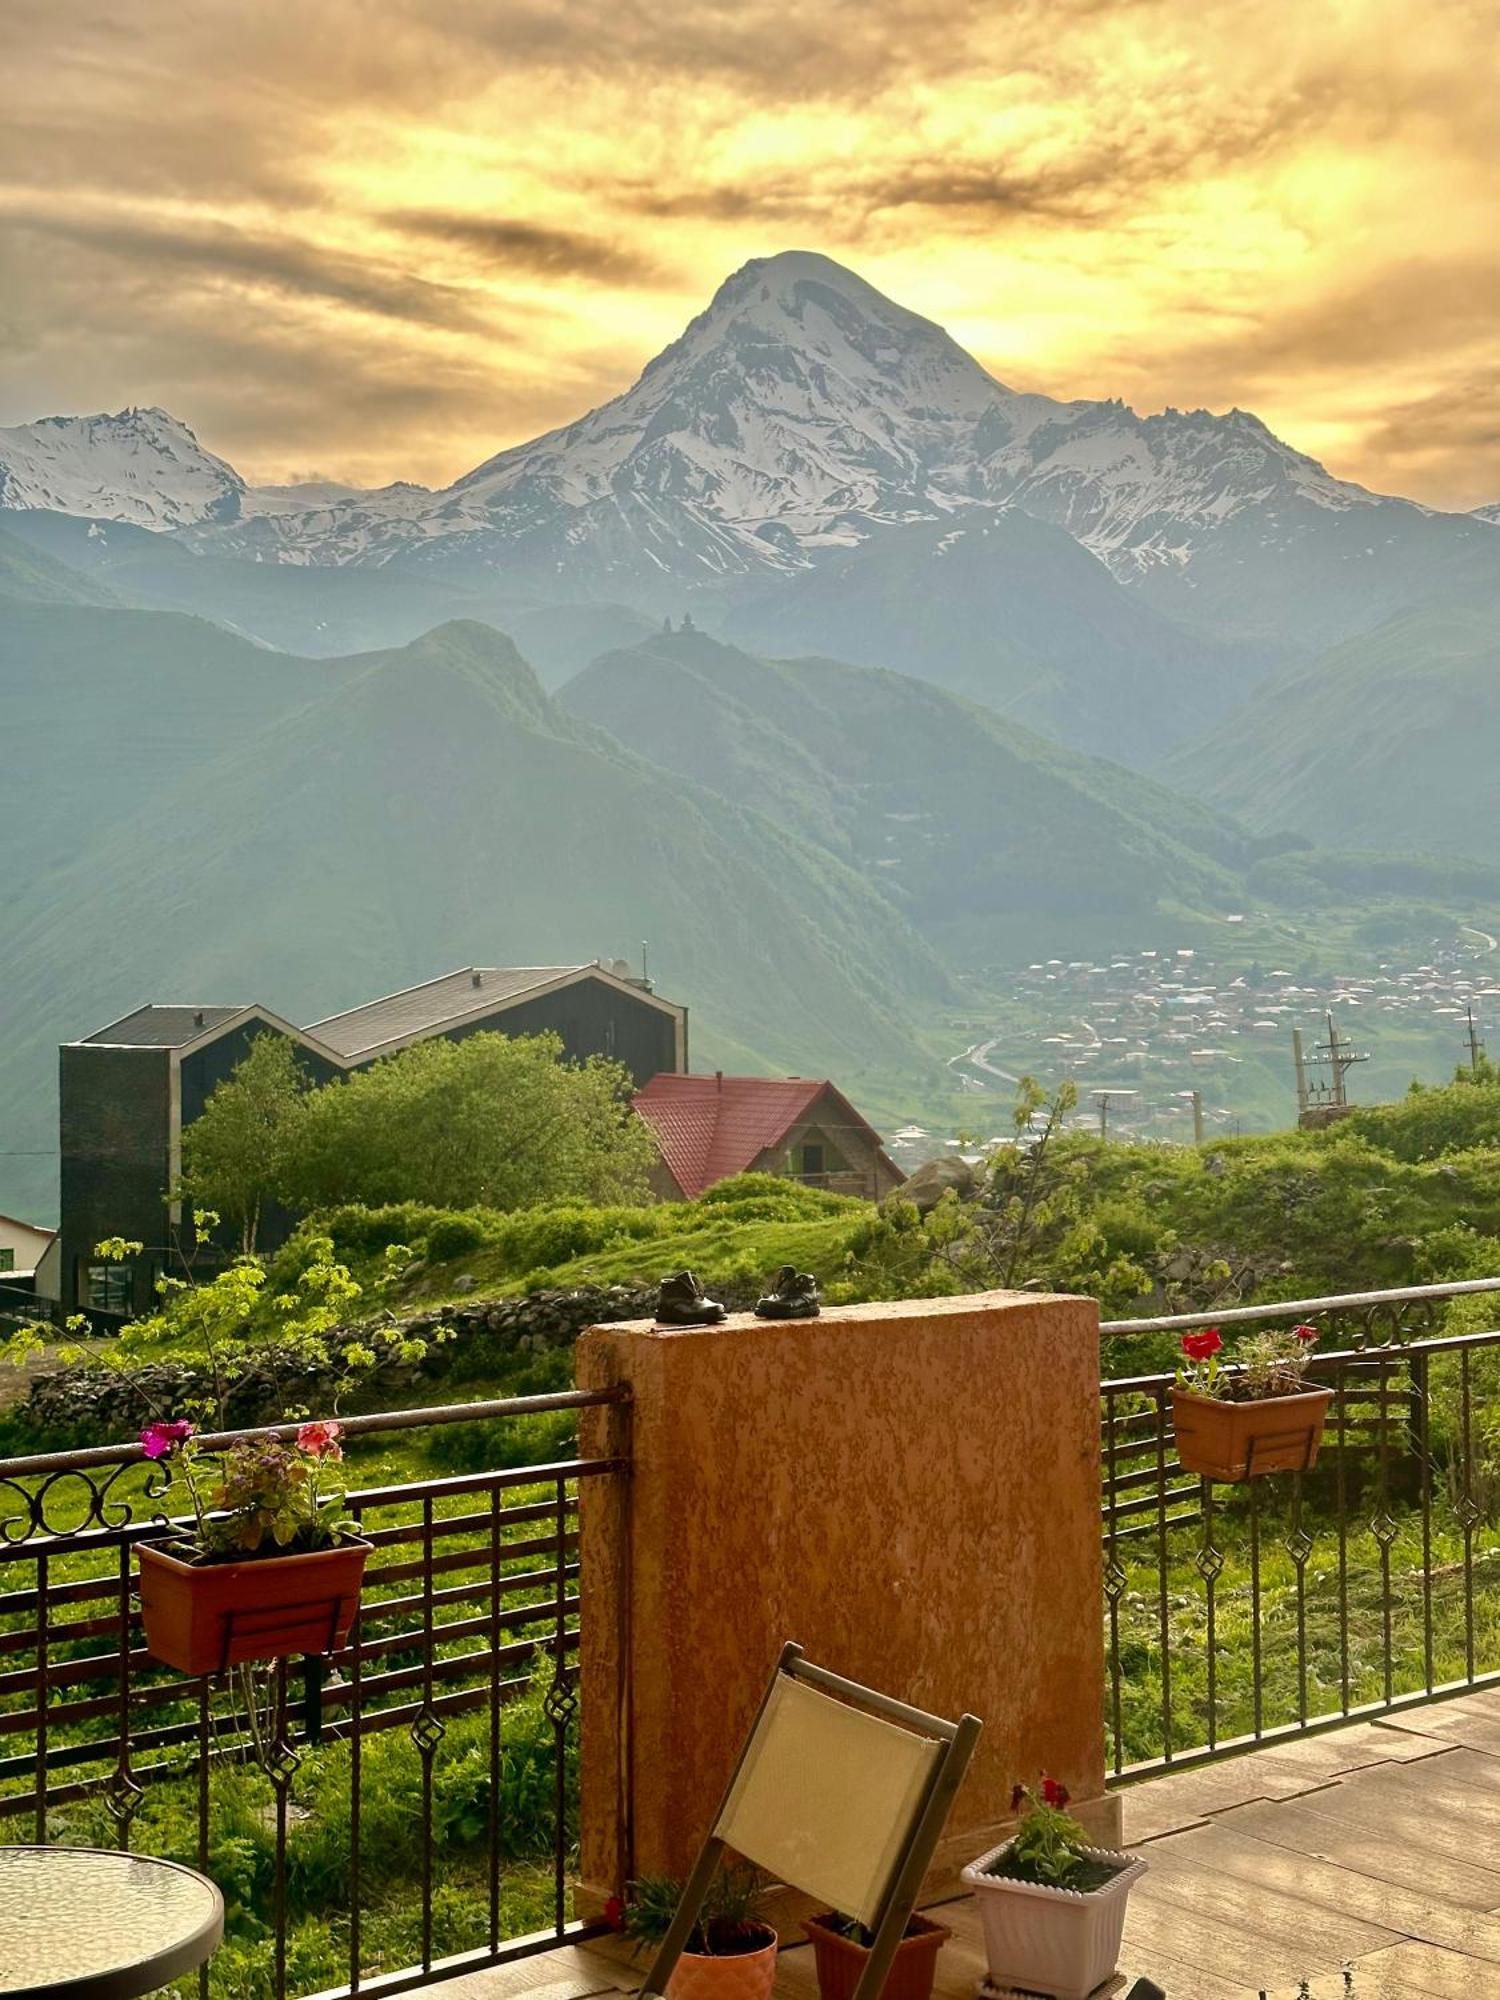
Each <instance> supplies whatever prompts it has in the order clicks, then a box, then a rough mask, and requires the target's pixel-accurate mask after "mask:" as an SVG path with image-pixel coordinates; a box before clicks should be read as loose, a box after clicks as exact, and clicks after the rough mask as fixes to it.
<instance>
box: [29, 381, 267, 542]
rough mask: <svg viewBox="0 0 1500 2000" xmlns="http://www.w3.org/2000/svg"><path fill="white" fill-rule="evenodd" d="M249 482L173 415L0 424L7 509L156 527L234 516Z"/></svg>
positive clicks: (142, 412) (137, 413) (151, 412)
mask: <svg viewBox="0 0 1500 2000" xmlns="http://www.w3.org/2000/svg"><path fill="white" fill-rule="evenodd" d="M244 491H245V482H244V480H243V479H241V477H240V475H239V474H238V473H237V472H236V471H235V469H234V467H233V466H232V465H228V464H226V463H225V461H224V460H223V459H222V458H216V457H215V456H214V454H213V453H212V452H211V451H205V450H204V448H203V446H202V445H201V444H199V442H198V440H197V438H196V437H195V436H194V435H193V433H192V432H191V431H190V430H189V429H188V427H187V425H186V424H184V423H182V422H180V421H179V420H178V419H177V418H176V417H173V416H170V415H169V414H168V413H167V411H165V410H161V409H156V408H149V409H135V408H131V409H126V410H118V411H116V412H115V414H114V415H113V416H110V415H108V414H105V413H102V412H101V413H100V414H98V415H96V416H88V417H42V418H41V419H40V420H39V421H38V422H36V423H32V424H17V425H15V426H14V427H13V428H11V429H9V430H0V507H18V508H49V509H51V510H52V511H54V512H56V513H59V514H78V515H82V516H83V517H84V518H86V519H89V520H102V521H128V522H131V523H132V524H133V525H134V526H136V527H140V528H151V529H155V530H157V531H158V532H160V531H164V530H168V529H173V528H186V527H191V526H194V525H195V524H197V523H199V522H204V521H232V520H234V519H235V518H236V517H237V515H238V513H239V507H240V496H241V495H242V494H243V493H244Z"/></svg>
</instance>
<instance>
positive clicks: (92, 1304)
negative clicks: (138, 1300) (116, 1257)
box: [79, 1264, 131, 1313]
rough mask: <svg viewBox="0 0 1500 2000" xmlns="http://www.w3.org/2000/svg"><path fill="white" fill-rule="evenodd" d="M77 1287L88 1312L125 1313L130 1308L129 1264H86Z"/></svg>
mask: <svg viewBox="0 0 1500 2000" xmlns="http://www.w3.org/2000/svg"><path fill="white" fill-rule="evenodd" d="M83 1275H84V1282H83V1284H82V1285H81V1286H80V1287H79V1289H80V1291H81V1292H82V1294H83V1303H84V1304H85V1306H87V1308H88V1310H89V1311H90V1312H107V1313H126V1312H129V1310H130V1297H131V1266H130V1265H129V1264H87V1265H85V1267H84V1274H83Z"/></svg>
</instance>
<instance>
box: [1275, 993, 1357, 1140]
mask: <svg viewBox="0 0 1500 2000" xmlns="http://www.w3.org/2000/svg"><path fill="white" fill-rule="evenodd" d="M1323 1019H1324V1020H1325V1021H1326V1022H1327V1024H1328V1040H1327V1041H1326V1042H1319V1043H1318V1045H1317V1046H1316V1048H1314V1050H1313V1052H1312V1060H1313V1061H1314V1062H1315V1063H1318V1064H1321V1065H1322V1066H1323V1068H1325V1069H1326V1070H1327V1072H1328V1080H1327V1082H1323V1081H1322V1080H1321V1079H1319V1080H1317V1081H1311V1080H1309V1078H1308V1074H1307V1063H1306V1061H1305V1059H1304V1057H1303V1053H1302V1034H1301V1030H1300V1029H1297V1028H1293V1030H1292V1062H1293V1064H1294V1066H1295V1068H1296V1072H1297V1123H1298V1124H1299V1125H1303V1126H1308V1127H1313V1128H1316V1127H1321V1126H1324V1125H1331V1124H1332V1123H1333V1122H1334V1120H1335V1119H1338V1118H1342V1117H1344V1116H1345V1115H1346V1113H1347V1112H1348V1111H1349V1109H1350V1105H1349V1096H1348V1092H1347V1091H1346V1090H1345V1088H1344V1077H1345V1075H1346V1074H1347V1073H1348V1071H1349V1070H1350V1069H1352V1068H1353V1066H1354V1065H1355V1063H1362V1062H1368V1061H1369V1060H1370V1058H1369V1056H1368V1055H1367V1054H1363V1053H1359V1052H1357V1051H1356V1050H1355V1047H1354V1044H1353V1042H1351V1041H1350V1040H1349V1037H1348V1036H1347V1035H1341V1034H1340V1033H1339V1031H1338V1029H1337V1028H1336V1027H1335V1026H1334V1025H1333V1016H1332V1014H1325V1015H1324V1016H1323Z"/></svg>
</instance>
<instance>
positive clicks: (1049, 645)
mask: <svg viewBox="0 0 1500 2000" xmlns="http://www.w3.org/2000/svg"><path fill="white" fill-rule="evenodd" d="M724 630H725V633H726V635H727V636H728V637H729V638H731V639H733V640H735V641H736V642H737V643H739V644H742V645H745V646H748V647H749V648H751V650H753V651H755V652H759V653H771V654H776V655H778V656H779V655H785V654H792V653H798V654H801V653H807V652H828V653H832V654H835V655H836V656H837V657H839V658H841V659H847V660H854V661H857V662H858V663H859V664H860V665H863V666H875V667H891V668H894V669H895V670H896V671H897V672H899V673H905V674H914V675H917V676H918V677H919V678H920V679H923V680H930V681H934V682H936V683H937V685H938V686H940V687H944V688H948V689H951V690H952V691H953V692H954V693H957V694H963V695H968V696H971V697H972V698H973V699H975V700H977V701H982V702H984V703H985V705H986V706H987V707H989V708H992V709H995V710H998V711H999V712H1001V713H1003V714H1005V715H1011V716H1015V717H1016V718H1017V719H1018V720H1020V721H1022V722H1024V723H1025V724H1026V725H1027V726H1028V727H1030V728H1032V729H1038V730H1041V731H1043V732H1044V733H1045V734H1046V735H1047V736H1049V737H1051V738H1053V739H1055V740H1056V741H1058V742H1061V743H1067V744H1070V745H1072V746H1073V747H1074V748H1076V749H1080V750H1085V751H1091V752H1094V753H1095V754H1102V755H1108V756H1111V757H1118V758H1121V759H1123V760H1124V761H1125V762H1128V763H1133V764H1145V763H1147V762H1148V761H1149V760H1150V759H1151V758H1153V757H1154V756H1156V755H1159V754H1160V751H1161V748H1162V746H1163V745H1164V744H1168V743H1175V742H1178V741H1180V740H1181V739H1182V738H1183V737H1184V736H1187V735H1193V734H1196V733H1198V732H1199V731H1200V730H1202V729H1205V728H1207V727H1208V726H1209V725H1210V723H1212V722H1213V721H1214V720H1215V719H1216V718H1217V717H1218V716H1219V715H1221V714H1222V713H1223V711H1224V708H1225V706H1226V704H1227V702H1228V701H1230V700H1232V699H1233V696H1234V691H1235V690H1236V689H1238V688H1239V687H1242V686H1244V685H1246V684H1248V682H1249V681H1250V680H1251V679H1253V678H1258V677H1259V675H1260V674H1261V673H1263V672H1264V671H1265V668H1266V664H1267V657H1269V656H1265V655H1263V654H1262V652H1260V651H1258V650H1256V649H1255V648H1253V647H1240V646H1230V645H1228V644H1225V643H1222V642H1220V641H1218V640H1214V639H1210V638H1207V637H1205V636H1203V635H1202V634H1201V633H1194V634H1190V633H1188V632H1187V631H1185V630H1184V629H1183V628H1182V627H1181V626H1179V625H1178V624H1176V623H1174V622H1173V621H1172V620H1171V619H1170V618H1166V617H1163V616H1162V615H1161V614H1160V613H1159V612H1157V611H1156V610H1154V609H1153V608H1152V606H1151V605H1149V604H1148V603H1146V602H1145V601H1144V600H1143V599H1142V597H1141V596H1140V594H1139V593H1138V592H1136V591H1133V590H1128V589H1126V588H1125V586H1124V585H1123V584H1120V583H1118V582H1117V581H1116V580H1115V578H1114V577H1113V576H1112V575H1111V574H1110V572H1109V571H1108V570H1107V569H1106V568H1105V566H1104V564H1103V563H1102V562H1100V561H1099V560H1098V559H1097V557H1095V556H1093V555H1091V554H1090V553H1089V551H1088V550H1087V549H1085V548H1082V547H1080V546H1079V544H1078V543H1077V542H1075V541H1074V540H1073V539H1072V537H1071V536H1070V535H1068V534H1066V533H1065V532H1064V531H1063V530H1062V529H1061V528H1057V527H1053V526H1051V525H1050V524H1049V523H1047V522H1045V521H1038V520H1034V519H1032V517H1031V516H1030V515H1029V514H1023V513H1021V512H1019V511H1018V510H1016V509H1010V510H1007V511H1004V512H1000V513H997V514H994V515H991V516H987V517H985V518H984V519H982V520H981V521H979V522H973V521H963V520H959V521H958V522H957V523H955V522H953V521H942V520H940V521H913V522H909V523H906V524H903V525H902V526H900V527H893V528H889V529H886V530H884V531H883V532H882V533H881V534H880V535H879V536H876V537H872V538H871V539H870V540H868V541H865V542H862V543H861V544H859V545H858V546H856V547H852V548H848V549H840V550H837V551H835V552H833V553H830V554H827V555H824V556H823V557H822V558H821V560H819V561H818V562H817V563H815V564H814V565H813V566H812V567H811V568H808V569H804V570H799V571H798V572H797V573H796V574H795V575H793V576H790V577H781V578H776V579H774V580H772V581H770V582H762V583H760V584H759V585H756V586H750V587H747V588H746V589H745V590H744V591H743V592H742V593H741V601H740V602H739V604H738V605H737V606H736V607H735V608H734V610H733V611H732V612H730V613H728V614H727V616H726V618H725V621H724Z"/></svg>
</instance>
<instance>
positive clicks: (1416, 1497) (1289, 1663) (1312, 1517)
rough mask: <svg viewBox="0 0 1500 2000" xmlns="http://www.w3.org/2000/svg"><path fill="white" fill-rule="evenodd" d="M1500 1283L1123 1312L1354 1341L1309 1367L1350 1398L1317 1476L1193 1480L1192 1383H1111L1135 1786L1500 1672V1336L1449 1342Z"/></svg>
mask: <svg viewBox="0 0 1500 2000" xmlns="http://www.w3.org/2000/svg"><path fill="white" fill-rule="evenodd" d="M1485 1295H1500V1279H1483V1280H1475V1281H1469V1282H1466V1283H1461V1284H1451V1285H1424V1286H1414V1287H1409V1288H1407V1289H1405V1290H1398V1291H1385V1292H1362V1293H1353V1294H1345V1295H1340V1296H1336V1297H1332V1298H1319V1299H1299V1300H1290V1301H1287V1302H1285V1303H1284V1304H1280V1305H1275V1306H1247V1307H1235V1308H1231V1309H1227V1310H1225V1311H1222V1312H1219V1313H1202V1314H1186V1315H1178V1316H1175V1317H1171V1318H1166V1319H1154V1320H1117V1321H1112V1322H1106V1323H1105V1324H1104V1326H1103V1327H1102V1328H1101V1333H1102V1334H1103V1335H1104V1336H1105V1337H1106V1338H1108V1337H1110V1336H1119V1335H1139V1334H1151V1333H1170V1334H1179V1333H1181V1332H1185V1331H1188V1330H1190V1329H1192V1328H1196V1327H1203V1326H1210V1325H1214V1326H1219V1327H1221V1328H1223V1329H1224V1330H1225V1332H1226V1335H1228V1334H1229V1333H1230V1332H1231V1331H1244V1330H1253V1329H1254V1328H1256V1327H1259V1326H1273V1325H1277V1324H1285V1323H1286V1322H1288V1321H1311V1322H1313V1323H1314V1324H1316V1325H1317V1326H1318V1327H1319V1329H1320V1330H1321V1331H1322V1332H1323V1334H1324V1335H1325V1338H1326V1336H1328V1335H1329V1334H1331V1335H1332V1336H1333V1338H1334V1339H1335V1340H1336V1341H1338V1342H1339V1345H1338V1346H1337V1347H1336V1348H1334V1349H1333V1350H1331V1351H1329V1350H1324V1349H1320V1350H1319V1351H1318V1352H1317V1354H1316V1355H1315V1356H1314V1359H1313V1362H1312V1364H1311V1369H1310V1374H1311V1376H1312V1379H1314V1380H1315V1381H1319V1382H1323V1383H1326V1384H1327V1385H1329V1386H1330V1387H1331V1388H1332V1389H1333V1392H1334V1395H1333V1401H1332V1403H1331V1405H1330V1408H1329V1415H1328V1424H1327V1431H1326V1433H1325V1437H1324V1442H1323V1451H1322V1455H1321V1457H1320V1459H1319V1462H1318V1464H1317V1466H1316V1467H1315V1468H1314V1469H1313V1470H1312V1471H1310V1472H1306V1473H1283V1474H1278V1475H1274V1476H1272V1477H1269V1478H1260V1479H1252V1480H1249V1481H1248V1482H1247V1483H1245V1484H1243V1485H1240V1486H1224V1485H1214V1484H1211V1483H1210V1482H1208V1481H1206V1480H1200V1479H1198V1478H1197V1477H1196V1476H1195V1475H1193V1474H1191V1473H1187V1472H1184V1471H1183V1469H1182V1467H1181V1465H1180V1464H1179V1462H1178V1459H1177V1454H1176V1449H1175V1441H1174V1437H1173V1432H1172V1422H1171V1388H1172V1379H1173V1378H1172V1376H1171V1375H1168V1374H1161V1375H1140V1376H1135V1377H1130V1378H1126V1379H1119V1380H1113V1381H1105V1382H1104V1383H1103V1384H1102V1386H1101V1424H1102V1434H1101V1458H1102V1467H1103V1494H1102V1521H1103V1533H1104V1595H1105V1606H1104V1616H1105V1627H1106V1648H1107V1666H1108V1689H1107V1699H1106V1708H1107V1713H1106V1718H1105V1720H1106V1730H1107V1735H1108V1741H1109V1751H1110V1763H1111V1767H1112V1769H1113V1772H1114V1775H1115V1777H1116V1778H1117V1779H1119V1780H1122V1781H1124V1780H1129V1779H1133V1778H1138V1777H1147V1776H1151V1775H1153V1774H1155V1773H1158V1772H1160V1771H1162V1770H1163V1769H1165V1768H1167V1767H1169V1766H1170V1767H1173V1768H1179V1767H1182V1766H1188V1765H1194V1764H1200V1763H1203V1762H1206V1761H1208V1760H1210V1759H1213V1758H1217V1757H1225V1756H1230V1755H1233V1754H1235V1753H1236V1752H1239V1751H1242V1750H1246V1749H1250V1748H1254V1747H1256V1746H1261V1745H1270V1744H1274V1743H1276V1742H1278V1741H1283V1740H1286V1739H1289V1738H1293V1737H1297V1736H1302V1735H1306V1734H1309V1733H1311V1732H1314V1731H1317V1730H1321V1729H1326V1728H1331V1727H1334V1726H1336V1725H1337V1724H1339V1723H1342V1722H1346V1721H1350V1720H1354V1719H1365V1718H1369V1717H1372V1716H1378V1715H1381V1714H1385V1713H1388V1712H1390V1711H1392V1710H1396V1709H1400V1708H1402V1707H1405V1706H1412V1705H1415V1704H1417V1703H1420V1702H1424V1701H1429V1700H1431V1699H1433V1698H1434V1697H1435V1696H1441V1695H1444V1694H1451V1693H1457V1692H1461V1691H1463V1690H1466V1689H1470V1688H1477V1687H1484V1686H1490V1685H1494V1684H1500V1331H1493V1330H1484V1331H1475V1332H1468V1331H1465V1332H1461V1333H1455V1334H1452V1335H1449V1336H1446V1337H1443V1336H1437V1337H1432V1329H1433V1328H1434V1327H1435V1326H1437V1325H1439V1324H1440V1323H1441V1315H1442V1314H1443V1313H1445V1311H1446V1310H1447V1308H1448V1306H1449V1305H1450V1304H1451V1302H1452V1301H1453V1300H1455V1299H1458V1298H1463V1297H1475V1296H1477V1297H1483V1296H1485ZM1496 1303H1497V1306H1500V1296H1497V1297H1496Z"/></svg>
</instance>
